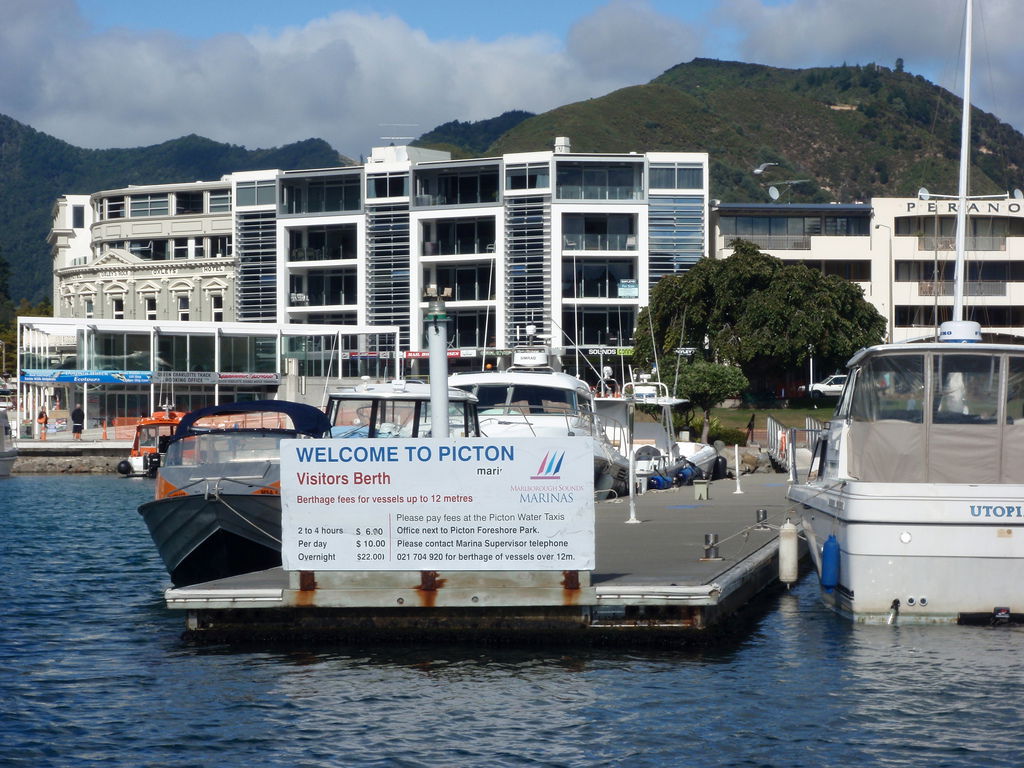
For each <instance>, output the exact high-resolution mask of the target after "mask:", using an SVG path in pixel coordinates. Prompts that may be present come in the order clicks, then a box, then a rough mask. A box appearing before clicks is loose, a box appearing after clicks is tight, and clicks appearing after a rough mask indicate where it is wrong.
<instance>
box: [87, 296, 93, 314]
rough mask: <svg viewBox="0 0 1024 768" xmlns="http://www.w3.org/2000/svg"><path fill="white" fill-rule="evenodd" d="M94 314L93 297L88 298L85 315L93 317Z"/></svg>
mask: <svg viewBox="0 0 1024 768" xmlns="http://www.w3.org/2000/svg"><path fill="white" fill-rule="evenodd" d="M92 315H93V304H92V299H86V300H85V316H86V317H92Z"/></svg>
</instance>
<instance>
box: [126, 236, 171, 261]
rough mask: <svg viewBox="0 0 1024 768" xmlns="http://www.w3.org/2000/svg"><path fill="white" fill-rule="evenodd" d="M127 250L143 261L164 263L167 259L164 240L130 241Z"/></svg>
mask: <svg viewBox="0 0 1024 768" xmlns="http://www.w3.org/2000/svg"><path fill="white" fill-rule="evenodd" d="M128 250H129V251H130V252H131V254H132V255H133V256H135V257H136V258H139V259H142V260H143V261H164V260H166V259H167V241H166V240H130V241H129V242H128Z"/></svg>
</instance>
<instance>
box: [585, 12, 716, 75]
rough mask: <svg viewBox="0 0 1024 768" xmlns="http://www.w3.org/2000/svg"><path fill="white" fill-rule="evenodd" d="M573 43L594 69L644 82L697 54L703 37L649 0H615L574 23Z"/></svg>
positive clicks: (588, 69)
mask: <svg viewBox="0 0 1024 768" xmlns="http://www.w3.org/2000/svg"><path fill="white" fill-rule="evenodd" d="M567 48H568V51H569V55H570V56H572V58H573V59H575V60H576V61H578V62H579V63H580V64H581V65H582V66H583V68H584V69H585V70H586V71H587V72H589V73H591V74H592V75H595V76H600V77H604V78H607V79H609V80H619V81H620V82H621V81H622V80H623V79H625V80H627V81H628V82H631V83H639V82H646V81H647V80H650V79H651V78H652V77H654V76H655V75H658V74H660V73H661V72H663V71H664V70H666V69H668V68H669V67H672V66H675V65H676V64H679V63H680V62H683V61H689V60H690V59H692V58H693V57H694V55H696V53H697V51H698V49H699V38H698V35H697V33H696V31H695V30H693V29H692V28H690V27H688V26H686V25H685V24H683V23H682V22H680V21H677V20H675V19H671V18H668V17H666V16H664V15H663V14H660V13H658V12H657V11H655V10H654V8H652V7H651V5H650V3H648V2H645V0H612V2H610V3H608V4H607V5H605V6H603V7H601V8H599V9H598V10H596V11H595V12H594V13H592V14H590V15H589V16H586V17H584V18H583V19H581V20H580V21H578V22H577V23H576V24H575V25H574V26H573V28H572V29H571V30H570V31H569V38H568V40H567Z"/></svg>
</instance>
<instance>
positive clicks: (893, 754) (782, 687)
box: [0, 476, 1024, 768]
mask: <svg viewBox="0 0 1024 768" xmlns="http://www.w3.org/2000/svg"><path fill="white" fill-rule="evenodd" d="M151 493H152V485H151V484H150V483H149V482H148V481H134V480H125V479H123V478H120V477H92V476H89V477H73V476H47V477H14V478H12V479H10V480H6V481H2V482H0V512H2V515H3V520H4V523H5V526H4V531H3V537H2V540H0V569H2V574H3V578H2V580H0V612H2V618H3V621H2V627H0V765H3V766H22V765H24V766H34V767H36V766H65V765H66V766H93V765H96V766H131V767H133V768H134V767H136V766H175V767H176V768H178V767H182V766H218V767H223V768H234V767H235V766H238V767H239V768H242V767H245V768H249V767H250V766H288V767H289V768H293V767H296V766H332V765H337V766H410V767H412V766H550V767H554V766H587V767H589V766H620V765H623V766H626V765H628V766H683V765H692V766H814V767H815V768H818V767H820V766H854V765H857V766H892V765H900V766H902V765H915V766H930V767H936V766H979V765H984V766H1019V765H1021V764H1022V762H1024V728H1022V727H1021V726H1022V715H1021V708H1020V704H1019V696H1020V690H1021V683H1022V682H1024V680H1022V677H1024V665H1022V663H1021V652H1022V650H1024V633H1022V632H1021V631H1020V630H1018V629H1012V628H999V629H978V628H957V627H949V628H924V627H854V626H851V625H849V624H847V623H845V622H843V621H842V620H841V619H839V618H837V617H834V616H832V615H831V614H830V613H828V612H826V611H825V610H824V609H823V608H821V607H820V606H819V604H818V601H817V594H816V586H815V584H814V583H813V582H812V581H811V580H810V579H808V580H805V581H804V582H803V583H801V584H800V585H799V586H798V588H796V589H795V590H794V591H793V592H792V593H791V594H788V595H784V596H782V597H780V598H779V599H778V600H777V601H776V602H775V603H773V604H772V605H771V607H770V609H769V611H768V612H767V613H766V614H765V615H764V617H763V618H762V619H761V620H760V621H759V622H758V624H757V626H756V627H755V628H754V629H753V631H752V632H751V633H750V634H749V635H748V636H746V637H744V638H743V639H741V640H740V641H739V642H738V643H737V644H735V645H734V646H733V647H730V648H727V649H724V650H721V651H718V652H715V653H707V652H705V653H692V652H691V653H678V654H673V653H610V652H599V653H595V652H581V653H578V654H571V653H564V652H558V653H553V652H544V651H539V650H534V651H529V652H522V651H496V650H490V649H479V648H472V647H467V648H432V647H408V646H400V647H384V648H381V647H377V648H371V649H367V648H353V647H345V646H339V647H334V648H327V649H325V648H323V647H318V648H306V649H303V648H295V649H293V650H288V651H283V650H281V649H279V648H278V649H276V650H275V649H265V650H262V651H253V650H251V649H247V650H244V651H242V650H233V649H230V648H224V647H218V648H201V649H197V648H191V647H187V646H185V645H184V644H182V643H181V642H180V641H179V639H178V638H179V634H180V632H181V630H182V629H183V618H182V616H181V615H180V614H178V613H171V612H170V611H167V610H166V609H165V608H164V607H163V602H162V599H161V594H162V591H163V589H164V588H165V587H166V586H168V585H169V582H168V581H167V579H166V576H165V574H164V572H163V569H162V566H161V564H160V562H159V559H158V557H157V555H156V553H155V550H154V548H153V546H152V544H151V542H150V540H149V536H148V534H147V532H146V529H145V526H144V525H143V523H142V521H141V519H140V518H139V516H138V515H137V513H136V511H135V508H136V506H137V505H138V504H139V503H140V502H141V501H143V500H145V499H147V498H149V496H150V494H151Z"/></svg>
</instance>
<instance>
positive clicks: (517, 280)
mask: <svg viewBox="0 0 1024 768" xmlns="http://www.w3.org/2000/svg"><path fill="white" fill-rule="evenodd" d="M707 181H708V161H707V155H706V154H703V153H647V154H638V153H628V154H583V153H573V152H571V151H570V147H569V143H568V140H567V139H559V140H558V142H557V144H556V147H555V149H554V151H547V152H533V153H522V154H509V155H504V156H501V157H493V158H476V159H471V160H452V159H451V157H450V155H449V154H448V153H445V152H438V151H433V150H426V149H420V148H415V147H404V146H402V147H384V148H377V149H375V150H374V151H373V153H372V154H371V156H370V158H369V159H368V161H367V162H366V163H365V164H363V165H360V166H351V167H339V168H329V169H316V170H303V171H287V172H275V171H259V172H250V173H235V174H230V175H228V176H225V177H224V178H222V179H221V180H220V181H216V182H194V183H190V184H173V185H154V186H149V187H129V188H126V189H118V190H106V191H102V192H97V193H95V194H93V195H91V196H89V197H85V196H67V197H63V198H61V199H60V200H59V201H58V203H57V206H56V209H55V213H54V227H53V230H52V233H51V238H50V242H51V244H52V245H53V252H54V280H55V284H54V299H55V310H56V314H57V315H58V316H68V317H79V318H99V319H127V320H151V321H165V320H200V321H212V322H219V321H240V322H277V323H287V324H292V323H313V324H330V325H356V324H359V325H397V326H399V327H400V328H401V332H400V333H399V336H398V340H397V347H398V349H394V350H374V351H377V352H400V353H406V352H418V351H420V350H422V349H423V348H424V344H423V324H422V316H423V310H424V309H425V306H426V304H425V301H424V298H425V297H426V296H428V295H432V294H434V293H436V294H438V295H441V296H445V297H447V299H448V312H449V316H450V317H451V330H450V340H451V347H452V349H453V350H457V351H458V352H459V354H458V355H455V354H453V357H459V356H460V355H461V354H462V353H464V356H465V357H473V356H476V357H477V358H478V359H479V357H480V356H483V355H484V354H486V353H487V351H488V350H490V351H493V350H504V349H507V348H509V347H511V346H514V345H515V344H517V343H520V342H522V341H525V340H526V337H527V335H529V336H530V337H531V338H534V339H536V340H541V341H545V342H547V343H549V344H551V345H552V346H554V347H593V346H604V347H607V346H614V347H628V346H629V345H630V343H631V341H632V334H633V327H634V325H635V322H636V315H637V311H638V309H639V308H640V307H642V306H644V305H645V304H646V302H647V298H648V294H649V290H650V288H651V286H652V285H653V284H654V283H656V282H657V281H658V279H659V278H661V277H662V276H663V275H666V274H672V273H677V272H681V271H685V270H686V269H687V268H688V267H689V266H690V265H692V264H694V263H695V262H696V261H697V260H698V259H700V258H701V257H703V256H705V255H706V254H707V251H708V226H707V220H706V215H707V208H708V206H707Z"/></svg>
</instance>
